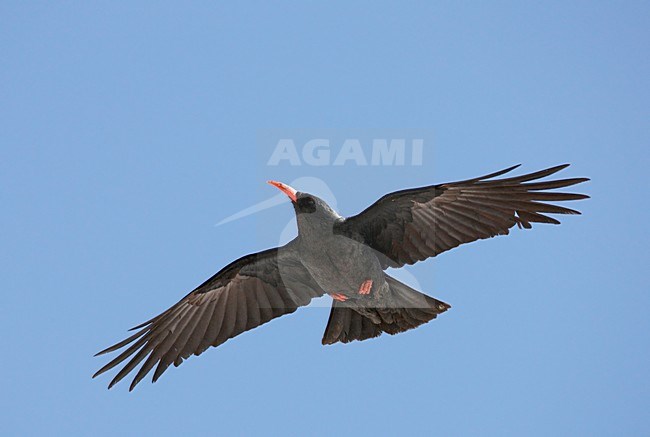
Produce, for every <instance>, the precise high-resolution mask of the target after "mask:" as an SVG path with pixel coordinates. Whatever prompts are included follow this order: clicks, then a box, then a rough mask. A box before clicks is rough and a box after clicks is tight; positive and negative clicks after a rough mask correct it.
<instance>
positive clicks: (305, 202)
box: [298, 197, 316, 213]
mask: <svg viewBox="0 0 650 437" xmlns="http://www.w3.org/2000/svg"><path fill="white" fill-rule="evenodd" d="M298 208H299V209H300V212H307V213H311V212H314V211H316V201H315V200H314V199H313V198H312V197H301V198H300V199H298Z"/></svg>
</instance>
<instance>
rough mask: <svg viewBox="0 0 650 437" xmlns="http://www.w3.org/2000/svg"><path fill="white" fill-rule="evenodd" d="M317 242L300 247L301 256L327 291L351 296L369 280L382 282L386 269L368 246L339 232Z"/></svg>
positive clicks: (308, 268)
mask: <svg viewBox="0 0 650 437" xmlns="http://www.w3.org/2000/svg"><path fill="white" fill-rule="evenodd" d="M315 243H316V244H314V243H312V244H310V245H308V246H307V247H306V248H304V249H303V250H301V258H302V262H303V264H304V265H305V267H306V268H307V270H308V271H309V273H310V274H311V275H312V277H313V278H314V279H315V280H316V282H317V283H318V285H320V286H321V287H322V288H323V290H325V291H326V292H328V293H343V294H349V295H352V294H355V293H357V291H358V290H359V287H360V285H361V284H362V283H363V282H364V281H366V280H367V279H371V280H373V282H376V283H377V282H380V281H381V282H383V278H384V276H383V270H382V268H381V265H380V263H379V260H378V259H377V257H376V256H375V254H374V252H373V251H372V249H370V248H369V247H367V246H365V245H363V244H361V243H359V242H357V241H354V240H351V239H349V238H346V237H343V236H339V235H331V236H328V237H327V238H322V239H320V240H319V241H318V242H315Z"/></svg>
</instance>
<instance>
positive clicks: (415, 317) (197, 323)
mask: <svg viewBox="0 0 650 437" xmlns="http://www.w3.org/2000/svg"><path fill="white" fill-rule="evenodd" d="M517 167H518V166H514V167H510V168H507V169H505V170H501V171H498V172H496V173H492V174H488V175H485V176H481V177H478V178H474V179H468V180H464V181H460V182H452V183H444V184H439V185H431V186H427V187H422V188H413V189H407V190H402V191H396V192H394V193H390V194H387V195H385V196H383V197H382V198H381V199H379V200H378V201H376V202H375V203H374V204H372V205H371V206H369V207H368V208H366V209H365V210H364V211H363V212H361V213H359V214H357V215H355V216H352V217H348V218H343V217H341V216H340V215H339V214H337V213H336V211H334V210H332V208H330V207H329V206H328V205H327V203H325V202H324V201H323V200H322V199H319V198H318V197H316V196H314V195H313V194H309V193H303V192H299V191H297V190H295V189H294V188H292V187H290V186H288V185H286V184H283V183H281V182H275V181H269V183H270V184H271V185H274V186H275V187H277V188H279V189H280V190H281V191H283V192H284V193H285V194H286V195H287V196H288V197H289V199H290V200H291V203H292V205H293V208H294V211H295V213H296V222H297V225H298V236H297V237H296V238H295V239H293V240H292V241H290V242H289V243H287V244H286V245H284V246H282V247H276V248H272V249H268V250H264V251H262V252H258V253H253V254H250V255H246V256H244V257H242V258H240V259H238V260H236V261H233V262H232V263H230V264H229V265H227V266H226V267H224V268H223V269H221V271H219V272H218V273H217V274H215V275H214V276H212V277H211V278H209V279H208V280H207V281H205V282H204V283H203V284H201V285H199V286H198V287H196V288H195V289H194V290H193V291H191V292H190V293H189V294H188V295H186V296H185V297H184V298H182V299H181V300H180V301H179V302H178V303H176V304H175V305H173V306H172V307H171V308H169V309H168V310H166V311H164V312H163V313H161V314H159V315H157V316H156V317H154V318H152V319H150V320H148V321H146V322H144V323H142V324H141V325H138V326H136V327H134V328H132V330H135V331H136V332H135V333H134V334H133V335H131V336H130V337H128V338H127V339H125V340H123V341H121V342H119V343H117V344H115V345H113V346H111V347H109V348H107V349H104V350H102V351H101V352H99V353H98V354H97V355H102V354H105V353H109V352H114V351H117V350H119V349H122V348H125V349H124V350H123V351H122V352H121V353H120V354H119V355H118V356H116V357H115V358H114V359H113V360H112V361H110V362H109V363H108V364H106V365H105V366H104V367H102V368H101V369H99V370H98V371H97V373H95V374H94V375H93V378H94V377H96V376H98V375H101V374H102V373H104V372H106V371H107V370H110V369H112V368H113V367H115V366H117V365H119V364H121V363H124V362H126V364H125V365H124V366H123V367H122V369H121V370H120V371H119V372H118V373H117V375H116V376H115V377H114V378H113V379H112V381H111V382H110V384H109V386H108V387H109V388H111V387H112V386H113V385H115V384H116V383H117V382H119V381H120V380H121V379H122V378H124V377H125V376H126V375H127V374H128V373H129V372H131V371H132V370H133V369H135V368H136V367H137V366H138V365H139V364H140V363H142V365H141V367H140V368H139V369H138V371H137V373H136V375H135V377H134V379H133V382H132V383H131V386H130V388H129V391H130V390H133V388H134V387H135V386H136V385H137V384H138V382H140V381H141V380H142V378H144V377H145V376H146V375H147V373H149V372H150V371H151V370H152V369H153V368H154V366H155V371H154V374H153V382H156V380H158V378H159V377H160V375H162V374H163V372H165V370H166V369H167V368H168V367H169V366H170V365H171V364H174V366H179V365H180V364H181V363H182V362H183V360H185V359H186V358H188V357H189V356H190V355H192V354H194V355H200V354H201V353H203V352H204V351H205V350H206V349H207V348H208V347H210V346H219V345H220V344H222V343H223V342H225V341H226V340H228V339H230V338H233V337H235V336H237V335H239V334H241V333H242V332H244V331H248V330H250V329H253V328H256V327H257V326H260V325H263V324H264V323H266V322H268V321H270V320H272V319H275V318H277V317H280V316H283V315H285V314H289V313H292V312H294V311H295V310H296V309H297V308H298V307H302V306H305V305H307V304H309V302H310V301H311V300H312V299H313V298H315V297H319V296H322V295H324V294H329V295H330V296H331V297H332V298H333V302H332V309H331V312H330V316H329V320H328V322H327V326H326V328H325V333H324V335H323V339H322V343H323V344H333V343H337V342H342V343H348V342H351V341H354V340H366V339H369V338H374V337H378V336H379V335H381V334H382V333H384V332H386V333H388V334H397V333H399V332H404V331H407V330H409V329H413V328H416V327H417V326H420V325H422V324H424V323H427V322H429V321H430V320H432V319H435V318H436V317H437V316H438V314H441V313H443V312H445V311H447V310H448V309H449V308H450V305H448V304H447V303H445V302H442V301H440V300H437V299H434V298H432V297H430V296H427V295H425V294H423V293H420V292H419V291H416V290H414V289H412V288H411V287H409V286H408V285H406V284H403V283H401V282H400V281H398V280H397V279H395V278H393V277H391V276H389V275H388V274H386V273H385V271H384V270H386V269H387V268H388V267H393V268H396V267H402V266H404V265H406V264H414V263H416V262H418V261H423V260H425V259H427V258H429V257H434V256H436V255H438V254H440V253H442V252H445V251H447V250H449V249H452V248H454V247H457V246H459V245H461V244H464V243H469V242H472V241H476V240H479V239H485V238H490V237H494V236H496V235H507V234H508V233H509V230H510V228H512V227H513V226H515V225H516V226H518V227H519V228H524V229H530V228H531V227H532V223H551V224H559V223H560V222H559V221H558V220H556V219H555V218H553V217H550V216H548V215H547V214H580V213H579V212H578V211H576V210H573V209H569V208H566V207H563V206H558V205H555V204H553V203H549V202H557V201H566V200H580V199H585V198H588V197H589V196H586V195H584V194H574V193H565V192H557V191H552V190H554V189H557V188H564V187H569V186H572V185H575V184H579V183H581V182H585V181H588V180H589V179H587V178H570V179H555V180H545V181H540V180H539V179H542V178H545V177H547V176H551V175H553V174H555V173H557V172H558V171H560V170H562V169H564V168H566V167H568V164H565V165H559V166H556V167H552V168H548V169H546V170H541V171H538V172H535V173H529V174H525V175H522V176H515V177H509V178H501V179H499V178H498V177H499V176H502V175H503V174H505V173H508V172H510V171H512V170H514V169H515V168H517ZM127 360H128V361H127ZM143 361H144V363H143Z"/></svg>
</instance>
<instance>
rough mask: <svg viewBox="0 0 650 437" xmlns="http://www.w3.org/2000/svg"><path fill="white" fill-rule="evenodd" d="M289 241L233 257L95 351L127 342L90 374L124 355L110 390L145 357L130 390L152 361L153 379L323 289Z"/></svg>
mask: <svg viewBox="0 0 650 437" xmlns="http://www.w3.org/2000/svg"><path fill="white" fill-rule="evenodd" d="M294 241H295V240H294ZM292 243H293V242H292ZM292 243H289V244H287V245H285V246H283V247H280V248H274V249H269V250H266V251H263V252H260V253H254V254H251V255H247V256H245V257H242V258H240V259H238V260H237V261H234V262H233V263H231V264H230V265H228V266H227V267H225V268H223V269H222V270H221V271H220V272H219V273H217V274H216V275H214V276H213V277H211V278H210V279H208V280H207V281H205V282H204V283H203V284H201V285H200V286H198V287H197V288H196V289H195V290H194V291H192V292H191V293H189V294H188V295H187V296H185V297H184V298H183V299H181V300H180V302H178V303H177V304H175V305H174V306H172V307H171V308H169V309H168V310H167V311H165V312H163V313H162V314H160V315H158V316H156V317H154V318H153V319H151V320H149V321H147V322H145V323H143V324H141V325H139V326H136V327H135V328H133V329H139V331H138V332H136V333H135V334H133V335H132V336H131V337H129V338H127V339H125V340H123V341H121V342H119V343H117V344H115V345H113V346H111V347H109V348H107V349H104V350H103V351H101V352H99V353H98V354H97V355H101V354H105V353H108V352H113V351H116V350H118V349H121V348H123V347H126V346H129V347H128V348H127V349H126V350H124V351H123V352H122V353H121V354H120V355H118V356H117V357H115V358H114V359H113V360H112V361H111V362H109V363H108V364H106V365H105V366H104V367H102V368H101V369H99V371H97V373H95V375H93V377H95V376H98V375H100V374H102V373H104V372H106V371H107V370H109V369H111V368H113V367H115V366H116V365H118V364H120V363H122V362H124V361H126V360H127V359H129V358H130V360H129V361H128V362H127V363H126V365H125V366H124V367H123V368H122V369H121V370H120V371H119V372H118V374H117V375H116V376H115V377H114V378H113V380H112V381H111V383H110V385H109V388H110V387H112V386H113V385H114V384H116V383H117V382H119V381H120V380H121V379H122V378H124V376H126V375H127V374H128V373H129V372H131V371H132V370H133V369H134V368H135V367H136V366H137V365H138V364H140V363H141V362H142V361H143V360H145V358H146V361H145V362H144V364H143V365H142V367H140V369H139V371H138V373H137V374H136V376H135V378H134V379H133V382H132V383H131V387H130V390H133V388H134V387H135V386H136V384H137V383H138V382H140V380H141V379H142V378H144V376H145V375H146V374H147V373H149V371H150V370H151V369H152V368H153V367H154V366H155V365H157V367H156V370H155V372H154V375H153V382H155V381H156V380H157V379H158V378H159V377H160V375H162V373H163V372H164V371H165V370H166V369H167V368H168V367H169V365H170V364H172V363H173V364H174V365H175V366H178V365H180V364H181V363H182V362H183V360H184V359H185V358H187V357H189V356H190V355H192V354H194V355H199V354H201V353H203V351H205V350H206V349H207V348H208V347H210V346H218V345H220V344H222V343H223V342H225V341H226V340H228V339H229V338H232V337H235V336H236V335H239V334H241V333H242V332H244V331H248V330H250V329H253V328H255V327H257V326H260V325H262V324H264V323H266V322H268V321H269V320H271V319H274V318H276V317H279V316H282V315H285V314H289V313H292V312H294V311H295V310H296V309H297V308H298V307H300V306H304V305H307V304H309V302H310V301H311V299H312V298H314V297H318V296H322V295H323V294H324V291H323V290H322V289H321V288H320V287H319V286H318V285H317V284H316V282H315V281H314V279H313V278H312V277H311V275H310V274H309V272H308V271H307V270H306V269H305V267H303V265H302V263H301V262H300V260H299V258H298V256H297V253H296V251H295V249H294V245H293V244H292ZM133 355H134V356H133ZM132 356H133V357H132Z"/></svg>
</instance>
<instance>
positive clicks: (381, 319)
mask: <svg viewBox="0 0 650 437" xmlns="http://www.w3.org/2000/svg"><path fill="white" fill-rule="evenodd" d="M386 281H387V282H388V285H389V287H390V291H391V294H392V296H393V298H394V305H391V306H390V307H383V308H356V309H355V306H354V304H353V303H351V302H349V301H347V302H341V301H336V300H335V301H334V303H333V304H332V311H331V312H330V318H329V320H328V322H327V327H326V328H325V334H324V335H323V340H322V342H323V344H333V343H337V342H339V341H340V342H342V343H349V342H351V341H354V340H366V339H368V338H374V337H378V336H380V335H381V333H382V332H387V333H389V334H391V335H393V334H397V333H398V332H404V331H408V330H409V329H413V328H416V327H418V326H420V325H422V324H424V323H427V322H428V321H430V320H433V319H435V318H436V317H437V316H438V314H441V313H444V312H445V311H447V310H448V309H449V308H451V305H449V304H446V303H444V302H442V301H439V300H438V299H434V298H432V297H430V296H427V295H426V294H424V293H420V292H419V291H416V290H414V289H412V288H411V287H409V286H408V285H406V284H403V283H401V282H400V281H398V280H397V279H395V278H392V277H390V276H388V275H386Z"/></svg>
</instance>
